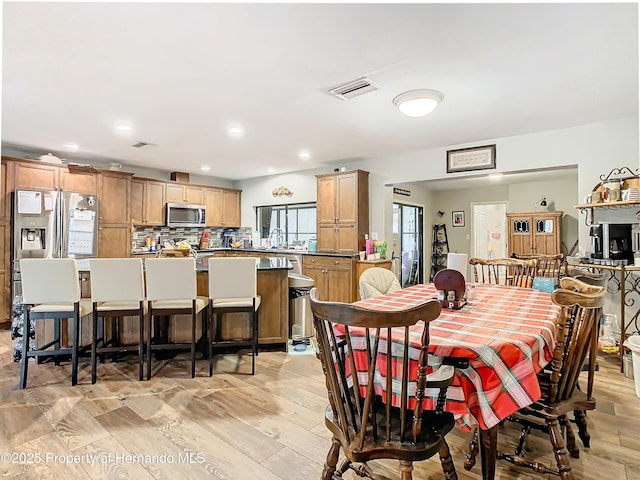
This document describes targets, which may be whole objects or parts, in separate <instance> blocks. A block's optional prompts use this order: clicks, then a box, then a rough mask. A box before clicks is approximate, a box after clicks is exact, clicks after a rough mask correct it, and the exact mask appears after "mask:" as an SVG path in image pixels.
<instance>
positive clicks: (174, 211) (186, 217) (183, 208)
mask: <svg viewBox="0 0 640 480" xmlns="http://www.w3.org/2000/svg"><path fill="white" fill-rule="evenodd" d="M205 213H206V212H205V207H204V205H189V204H186V203H167V227H204V226H205V225H206V217H205Z"/></svg>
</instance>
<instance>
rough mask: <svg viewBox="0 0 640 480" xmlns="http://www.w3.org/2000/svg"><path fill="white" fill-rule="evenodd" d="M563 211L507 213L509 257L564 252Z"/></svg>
mask: <svg viewBox="0 0 640 480" xmlns="http://www.w3.org/2000/svg"><path fill="white" fill-rule="evenodd" d="M562 215H563V212H534V213H507V232H508V242H509V244H508V249H509V257H511V256H512V255H513V254H514V253H517V254H532V253H535V254H545V255H555V254H558V253H562V232H561V226H562Z"/></svg>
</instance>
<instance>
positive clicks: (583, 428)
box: [573, 410, 591, 448]
mask: <svg viewBox="0 0 640 480" xmlns="http://www.w3.org/2000/svg"><path fill="white" fill-rule="evenodd" d="M573 417H574V418H575V421H576V426H577V427H578V436H579V437H580V440H582V445H584V448H589V447H590V445H591V435H590V434H589V430H587V412H585V411H584V410H574V411H573Z"/></svg>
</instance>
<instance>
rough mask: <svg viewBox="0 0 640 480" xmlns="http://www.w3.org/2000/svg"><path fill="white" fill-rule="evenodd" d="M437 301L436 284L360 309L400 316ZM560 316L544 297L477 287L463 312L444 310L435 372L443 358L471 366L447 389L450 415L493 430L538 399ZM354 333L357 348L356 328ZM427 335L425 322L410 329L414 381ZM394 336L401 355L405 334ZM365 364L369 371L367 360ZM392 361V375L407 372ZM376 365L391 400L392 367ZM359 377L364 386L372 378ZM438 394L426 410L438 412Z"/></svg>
mask: <svg viewBox="0 0 640 480" xmlns="http://www.w3.org/2000/svg"><path fill="white" fill-rule="evenodd" d="M435 295H436V290H435V287H434V286H433V285H432V284H429V285H415V286H413V287H409V288H405V289H403V290H399V291H397V292H394V293H391V294H387V295H382V296H379V297H375V298H371V299H367V300H361V301H359V302H356V305H358V306H360V307H363V308H367V309H372V310H387V311H390V310H399V309H403V308H407V307H410V306H413V305H417V304H419V303H421V302H423V301H424V300H425V299H431V298H435ZM559 315H560V308H559V307H557V306H555V305H554V304H553V303H552V302H551V295H550V294H548V293H546V292H541V291H538V290H532V289H526V288H519V287H510V286H502V285H486V284H478V285H477V286H476V296H475V299H474V300H472V301H471V302H469V303H467V304H466V305H465V306H464V307H462V309H460V310H448V309H442V313H441V314H440V316H439V317H438V318H437V319H436V320H434V321H432V322H431V324H430V328H429V332H430V342H429V353H430V354H432V355H430V356H429V357H430V359H429V362H430V364H431V363H433V364H434V365H435V366H437V364H438V361H439V360H438V359H439V357H444V356H452V357H462V358H468V359H469V368H467V369H462V370H460V369H456V378H455V380H454V384H453V385H452V386H451V387H449V389H448V391H447V402H446V404H445V410H446V411H449V412H452V413H454V414H455V415H456V418H457V420H458V422H459V424H460V425H461V426H467V427H468V426H471V425H473V424H476V423H477V424H478V425H479V427H480V428H482V429H488V428H491V427H493V426H495V425H497V424H498V423H499V422H500V421H501V420H503V419H505V418H506V417H508V416H509V415H510V414H512V413H514V412H516V411H517V410H519V409H520V408H522V407H525V406H527V405H529V404H531V403H532V402H535V401H536V400H538V399H539V398H540V386H539V385H538V381H537V378H536V373H538V372H539V371H540V370H541V369H542V368H543V367H544V366H545V365H546V364H547V363H548V362H549V361H550V360H551V357H552V352H553V348H554V346H555V333H556V323H557V320H558V317H559ZM349 331H350V333H351V335H352V342H353V336H354V335H357V329H355V328H350V329H349ZM362 333H364V329H362ZM421 333H422V322H420V323H419V324H418V326H417V327H412V330H411V334H410V341H411V347H413V348H410V349H409V355H410V359H411V361H410V372H411V375H412V376H411V378H416V376H415V374H416V372H417V360H418V355H419V348H420V340H421V339H420V337H421ZM392 335H393V337H394V338H393V341H394V343H397V344H398V345H399V346H398V347H397V348H394V352H395V351H397V352H402V347H401V346H400V344H402V343H403V342H404V339H403V336H402V334H401V333H400V332H398V336H397V338H396V337H395V334H392ZM381 340H382V339H381ZM381 343H382V342H381ZM385 343H386V342H385ZM358 345H360V346H361V347H362V348H364V342H357V341H356V342H355V343H353V345H352V346H353V348H354V353H356V354H357V352H356V351H355V350H357V349H358ZM363 353H364V352H363ZM400 355H402V353H400ZM362 361H363V363H362V365H363V366H364V365H365V364H366V360H365V359H364V358H363V359H362ZM357 363H359V362H357ZM393 363H394V366H393V367H392V368H393V370H396V369H397V371H398V372H401V368H402V366H401V365H402V359H401V358H399V359H396V362H393ZM377 365H378V371H377V372H376V379H375V383H376V385H375V390H376V393H377V394H379V395H381V396H382V398H383V400H384V401H386V396H387V395H386V392H385V388H386V381H385V377H386V371H385V370H386V361H380V360H379V361H378V362H377ZM356 366H357V365H356ZM363 368H364V367H363ZM392 375H393V371H392ZM398 375H400V374H398ZM358 378H359V379H360V380H363V381H364V382H365V383H366V374H361V375H359V376H358ZM360 385H361V387H362V386H363V385H362V383H361V384H360ZM413 387H414V388H415V385H414V386H413ZM414 388H412V391H414ZM393 393H394V395H393V402H394V403H396V404H397V401H398V397H397V393H396V392H393ZM437 394H438V391H437V390H436V389H427V391H426V392H425V400H424V402H425V404H424V408H426V409H432V408H434V406H435V400H436V398H437ZM413 401H415V400H413ZM410 407H411V406H410Z"/></svg>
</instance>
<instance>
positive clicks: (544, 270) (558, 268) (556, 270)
mask: <svg viewBox="0 0 640 480" xmlns="http://www.w3.org/2000/svg"><path fill="white" fill-rule="evenodd" d="M511 256H512V258H516V259H518V260H537V261H538V265H537V266H536V271H535V276H536V277H540V278H553V279H554V280H555V284H556V285H558V283H559V282H560V278H561V277H563V276H566V275H567V264H566V261H565V256H564V254H563V253H558V254H556V255H545V254H541V253H526V254H525V253H514V254H512V255H511Z"/></svg>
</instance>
